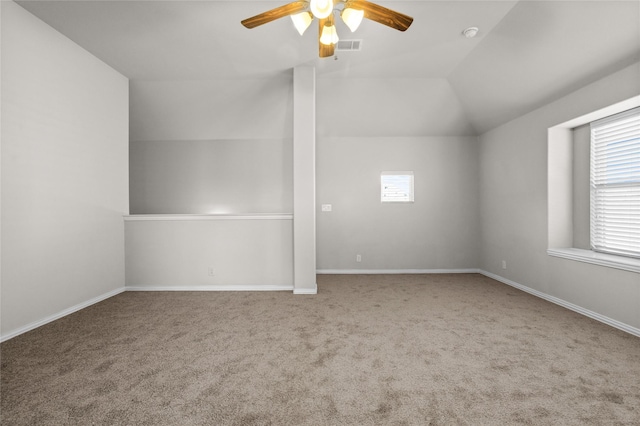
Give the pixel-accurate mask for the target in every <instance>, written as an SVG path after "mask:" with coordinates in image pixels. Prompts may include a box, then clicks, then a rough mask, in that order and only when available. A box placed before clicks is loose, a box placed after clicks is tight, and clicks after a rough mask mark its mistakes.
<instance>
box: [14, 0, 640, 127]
mask: <svg viewBox="0 0 640 426" xmlns="http://www.w3.org/2000/svg"><path fill="white" fill-rule="evenodd" d="M18 3H19V4H20V5H21V6H23V7H24V8H25V9H27V10H28V11H30V12H31V13H33V14H34V15H36V16H38V17H39V18H40V19H42V20H43V21H45V22H46V23H47V24H49V25H51V26H52V27H54V28H56V29H57V30H58V31H60V32H61V33H63V34H65V35H66V36H67V37H69V38H70V39H71V40H73V41H75V42H76V43H78V44H79V45H80V46H82V47H83V48H85V49H86V50H88V51H89V52H91V53H93V54H94V55H95V56H97V57H98V58H100V59H101V60H103V61H104V62H106V63H107V64H109V65H111V66H112V67H113V68H114V69H116V70H118V71H119V72H121V73H122V74H124V75H125V76H127V77H129V78H130V79H131V80H132V82H131V84H132V87H133V88H135V87H136V84H138V83H137V82H145V81H147V82H148V81H197V80H216V79H220V80H238V79H240V80H241V79H248V80H255V79H271V78H274V79H276V80H278V81H280V79H281V78H282V76H286V75H290V70H291V69H292V68H293V67H295V66H299V65H311V66H315V68H316V73H317V77H318V104H319V106H318V114H319V117H318V121H319V123H322V122H325V123H332V126H331V127H330V128H329V127H326V128H325V129H324V130H323V128H322V127H320V128H319V129H318V131H319V133H320V134H326V135H333V134H335V133H339V134H341V135H350V134H352V133H358V134H359V135H368V134H371V135H377V134H380V135H381V136H387V135H391V134H396V135H402V134H404V133H410V134H414V135H415V134H425V133H426V134H442V135H447V134H464V135H468V134H479V133H482V132H485V131H487V130H489V129H491V128H493V127H495V126H497V125H499V124H501V123H504V122H506V121H509V120H511V119H512V118H515V117H517V116H519V115H522V114H524V113H526V112H528V111H531V110H532V109H535V108H537V107H539V106H541V105H543V104H545V103H548V102H550V101H553V100H554V99H556V98H558V97H560V96H562V95H564V94H566V93H569V92H571V91H573V90H575V89H577V88H578V87H580V86H582V85H585V84H588V83H589V82H591V81H595V80H597V79H599V78H601V77H603V76H604V75H607V74H609V73H611V72H613V71H616V70H618V69H621V68H623V67H624V66H626V65H629V64H631V63H633V62H636V61H638V60H639V59H640V2H638V1H637V0H628V1H609V0H606V1H598V0H591V1H542V0H540V1H537V0H536V1H525V0H521V1H482V0H475V1H456V0H449V1H430V0H427V1H421V0H413V1H399V0H398V1H393V0H380V1H377V3H378V4H381V5H383V6H385V7H389V8H391V9H394V10H398V11H400V12H403V13H406V14H408V15H411V16H413V17H414V23H413V25H412V26H411V28H409V30H407V31H406V32H404V33H401V32H398V31H394V30H391V29H389V28H387V27H385V26H382V25H380V24H377V23H375V22H371V21H366V20H365V22H363V24H362V25H361V27H360V28H359V29H358V31H357V32H356V33H353V34H352V33H350V31H349V30H348V29H347V28H346V26H344V25H343V24H342V23H341V22H339V23H338V32H339V35H340V37H341V38H342V39H350V38H357V39H362V40H363V50H362V51H360V52H344V53H339V54H338V55H337V56H336V58H325V59H319V58H317V38H316V37H317V32H316V31H315V29H310V30H308V31H307V32H306V33H305V34H304V36H302V37H301V36H299V35H298V34H297V32H296V31H295V29H294V28H293V26H292V24H291V22H290V20H289V19H287V18H285V19H281V20H278V21H275V22H272V23H269V24H267V25H264V26H261V27H258V28H255V29H253V30H248V29H246V28H244V27H243V26H242V25H240V21H241V20H242V19H244V18H247V17H250V16H253V15H256V14H258V13H261V12H263V11H265V10H268V9H271V8H274V7H277V6H280V5H282V4H285V3H286V1H272V0H265V1H245V0H210V1H57V0H47V1H19V2H18ZM469 26H477V27H479V28H480V33H479V35H478V37H476V38H475V39H466V38H464V37H463V36H462V35H461V32H462V30H463V29H465V28H466V27H469ZM639 78H640V76H639ZM140 84H143V83H140ZM376 88H378V90H376ZM376 91H377V92H378V95H379V96H376ZM323 93H326V95H323ZM323 96H324V97H323ZM332 105H338V107H337V108H332V107H331V106H332ZM363 105H366V108H365V111H362V106H363ZM323 106H324V107H323ZM376 108H377V109H376ZM377 110H378V111H380V112H379V113H378V114H377V115H376V113H375V111H377ZM345 117H349V119H346V118H345ZM358 117H360V119H359V118H358ZM362 117H368V121H367V120H365V121H367V122H366V123H365V122H364V121H363V119H362ZM385 118H386V121H385ZM358 120H360V121H358ZM416 120H423V122H422V124H421V123H417V122H416ZM385 122H386V123H387V124H384V123H385ZM363 132H364V134H363ZM399 132H400V133H399Z"/></svg>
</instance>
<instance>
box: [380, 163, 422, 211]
mask: <svg viewBox="0 0 640 426" xmlns="http://www.w3.org/2000/svg"><path fill="white" fill-rule="evenodd" d="M385 176H389V177H392V178H404V177H409V187H408V188H404V187H402V188H399V189H406V190H407V192H408V193H407V196H406V198H407V199H399V198H393V197H391V196H389V195H388V192H389V191H385V189H387V186H385V185H391V184H393V182H389V181H387V182H386V183H385ZM385 195H387V197H386V198H385ZM414 202H415V176H414V174H413V171H406V170H405V171H382V172H380V203H383V204H387V203H414Z"/></svg>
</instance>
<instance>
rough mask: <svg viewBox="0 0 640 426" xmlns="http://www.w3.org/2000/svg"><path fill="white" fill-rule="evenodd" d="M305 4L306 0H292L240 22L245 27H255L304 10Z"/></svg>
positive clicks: (306, 4)
mask: <svg viewBox="0 0 640 426" xmlns="http://www.w3.org/2000/svg"><path fill="white" fill-rule="evenodd" d="M307 6H308V3H307V2H304V1H294V2H293V3H289V4H285V5H284V6H280V7H276V8H275V9H271V10H267V11H266V12H263V13H261V14H259V15H256V16H252V17H251V18H247V19H245V20H244V21H241V22H240V23H241V24H242V25H244V26H245V27H247V28H255V27H258V26H260V25H263V24H267V23H269V22H271V21H275V20H276V19H280V18H284V17H285V16H289V15H293V14H296V13H300V12H304V11H305V9H307Z"/></svg>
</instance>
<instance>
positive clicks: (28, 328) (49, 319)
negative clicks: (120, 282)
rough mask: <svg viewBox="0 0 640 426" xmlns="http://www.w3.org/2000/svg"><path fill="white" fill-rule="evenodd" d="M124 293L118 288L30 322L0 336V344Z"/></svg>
mask: <svg viewBox="0 0 640 426" xmlns="http://www.w3.org/2000/svg"><path fill="white" fill-rule="evenodd" d="M124 291H126V289H125V288H124V287H120V288H118V289H115V290H113V291H110V292H108V293H105V294H103V295H100V296H97V297H94V298H93V299H89V300H87V301H85V302H82V303H79V304H77V305H75V306H72V307H70V308H68V309H65V310H63V311H60V312H58V313H57V314H53V315H50V316H48V317H46V318H43V319H41V320H38V321H35V322H32V323H31V324H28V325H26V326H24V327H20V328H18V329H17V330H13V331H11V332H9V333H8V334H5V335H4V336H1V337H0V342H4V341H6V340H9V339H12V338H14V337H16V336H19V335H20V334H23V333H26V332H27V331H31V330H33V329H36V328H38V327H41V326H43V325H45V324H48V323H50V322H52V321H55V320H57V319H60V318H62V317H66V316H67V315H70V314H72V313H74V312H77V311H79V310H81V309H84V308H88V307H89V306H91V305H94V304H96V303H98V302H102V301H103V300H106V299H108V298H110V297H113V296H116V295H118V294H120V293H122V292H124Z"/></svg>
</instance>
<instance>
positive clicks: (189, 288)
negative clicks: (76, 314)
mask: <svg viewBox="0 0 640 426" xmlns="http://www.w3.org/2000/svg"><path fill="white" fill-rule="evenodd" d="M126 289H127V291H292V290H293V286H292V285H259V284H257V285H200V286H154V287H141V286H127V287H126Z"/></svg>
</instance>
